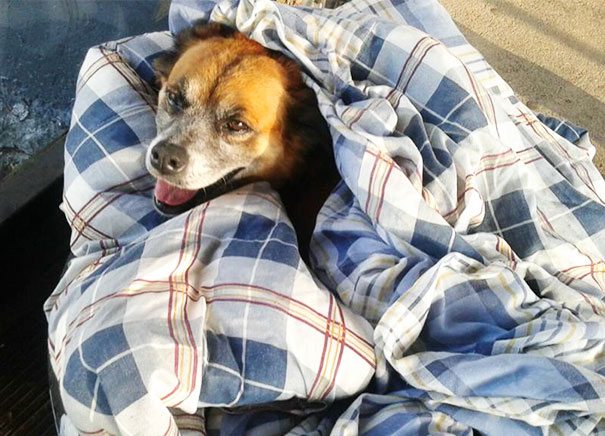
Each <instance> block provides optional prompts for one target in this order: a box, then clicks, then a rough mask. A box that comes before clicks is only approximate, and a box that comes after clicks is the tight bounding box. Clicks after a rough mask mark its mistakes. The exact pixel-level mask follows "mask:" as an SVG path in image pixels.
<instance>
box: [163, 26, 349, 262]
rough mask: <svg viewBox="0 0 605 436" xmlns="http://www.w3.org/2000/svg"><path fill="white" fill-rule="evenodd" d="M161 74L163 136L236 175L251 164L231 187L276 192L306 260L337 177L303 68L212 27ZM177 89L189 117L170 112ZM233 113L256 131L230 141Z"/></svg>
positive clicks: (169, 59) (185, 41)
mask: <svg viewBox="0 0 605 436" xmlns="http://www.w3.org/2000/svg"><path fill="white" fill-rule="evenodd" d="M155 67H156V70H157V76H158V79H159V82H160V85H161V87H162V92H161V93H160V99H159V111H158V132H159V134H161V131H162V130H165V131H168V129H169V128H170V129H172V130H174V131H175V132H176V133H173V134H171V135H172V136H171V140H172V141H173V142H176V143H177V144H178V145H179V146H182V147H185V148H187V149H188V150H189V152H190V153H191V154H192V155H195V153H202V155H203V159H204V165H211V164H212V165H214V166H215V167H217V168H218V167H220V166H221V165H224V166H225V167H226V168H231V167H232V166H237V165H239V163H237V162H252V163H251V164H250V165H248V166H246V169H245V170H243V171H242V172H241V177H239V178H238V179H237V181H236V182H237V183H234V184H233V186H231V188H232V187H234V186H238V185H241V184H243V183H247V182H251V181H258V180H265V181H268V182H270V183H271V184H272V185H273V186H274V187H275V188H277V189H278V190H279V191H280V194H281V196H282V199H283V201H284V204H285V206H286V209H287V212H288V215H289V216H290V219H291V220H292V221H293V224H294V226H295V228H296V230H297V234H298V236H299V245H300V247H301V253H302V254H303V255H305V254H306V247H307V244H308V241H309V239H310V236H311V232H312V229H313V227H314V223H315V217H316V215H317V212H318V211H319V208H320V207H321V205H322V204H323V202H324V201H325V199H326V197H327V195H328V194H329V192H330V190H331V189H332V188H333V186H334V185H335V183H336V181H337V180H338V173H337V171H336V169H335V166H334V161H333V156H332V150H331V138H330V134H329V130H328V127H327V125H326V122H325V120H324V119H323V117H322V116H321V114H320V112H319V110H318V107H317V99H316V97H315V94H314V93H313V91H312V90H310V89H309V88H308V87H306V86H305V85H304V82H303V80H302V77H301V74H300V71H299V68H298V65H297V64H296V63H295V62H294V61H292V60H291V59H289V58H287V57H285V56H284V55H281V54H279V53H276V52H272V51H270V50H268V49H266V48H264V47H262V46H261V45H260V44H258V43H257V42H255V41H252V40H250V39H248V38H246V37H245V36H244V35H242V34H241V33H239V32H236V31H234V30H233V29H231V28H229V27H226V26H223V25H220V24H216V23H212V24H196V25H194V26H193V27H192V28H190V29H187V30H185V31H183V32H181V33H180V34H179V35H177V38H176V44H175V51H174V52H171V53H168V54H166V55H164V56H162V57H161V58H159V59H158V60H157V61H156V62H155ZM175 90H179V92H182V93H184V94H185V95H184V96H183V99H184V100H186V102H187V103H186V104H187V107H186V113H185V111H182V112H181V113H179V114H175V113H170V110H169V109H168V108H167V102H166V99H167V97H166V96H167V93H168V91H175ZM231 112H233V113H236V114H237V115H236V116H237V119H238V120H242V121H244V122H245V124H247V125H248V126H249V127H250V128H251V129H252V131H253V132H252V133H249V134H248V133H246V134H244V135H232V134H224V131H223V130H224V129H223V130H221V128H220V125H221V124H220V123H222V122H224V120H223V118H221V117H223V115H221V114H229V113H231ZM186 116H187V117H189V118H185V117H186ZM226 116H227V115H225V117H226ZM178 117H180V118H178ZM177 119H178V123H180V125H181V127H178V123H177ZM202 120H205V121H203V122H202ZM174 125H177V127H178V129H177V128H175V127H174ZM213 126H215V127H213ZM216 126H218V127H216ZM200 136H203V137H204V138H200ZM200 141H201V143H202V146H200ZM213 144H214V145H213ZM217 144H222V145H221V146H219V145H217ZM225 144H227V145H225ZM200 147H202V148H203V150H202V151H199V150H198V149H200ZM225 149H228V150H227V151H225ZM214 161H216V162H215V163H212V162H214ZM232 161H234V162H235V163H233V164H231V162H232ZM230 165H231V166H230ZM206 172H208V171H206ZM155 175H156V176H157V177H161V178H163V179H165V180H166V181H167V182H168V183H170V184H173V185H175V186H179V187H183V188H187V189H198V188H202V187H203V186H195V183H194V181H195V180H197V177H196V175H195V173H193V175H192V176H191V177H189V178H185V177H183V176H174V177H172V178H170V177H168V176H166V177H164V176H163V175H158V174H155ZM179 177H180V179H179ZM227 189H228V187H227V186H225V190H227Z"/></svg>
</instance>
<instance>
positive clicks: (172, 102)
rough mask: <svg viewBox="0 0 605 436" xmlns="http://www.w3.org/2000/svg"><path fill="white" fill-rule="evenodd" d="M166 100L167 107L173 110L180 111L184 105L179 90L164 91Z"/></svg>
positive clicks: (183, 99)
mask: <svg viewBox="0 0 605 436" xmlns="http://www.w3.org/2000/svg"><path fill="white" fill-rule="evenodd" d="M166 101H167V102H168V107H169V108H170V109H171V110H172V111H175V112H178V111H181V110H183V108H184V107H185V98H184V97H183V94H181V93H180V92H174V91H166Z"/></svg>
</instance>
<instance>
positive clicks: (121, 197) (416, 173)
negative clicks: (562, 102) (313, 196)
mask: <svg viewBox="0 0 605 436" xmlns="http://www.w3.org/2000/svg"><path fill="white" fill-rule="evenodd" d="M198 18H204V19H211V20H214V21H219V22H223V23H227V24H229V25H232V26H235V27H237V28H238V29H239V30H240V31H242V32H243V33H245V34H246V35H248V36H250V37H251V38H253V39H255V40H257V41H259V42H261V43H262V44H263V45H265V46H268V47H270V48H272V49H276V50H281V51H283V52H285V53H288V54H289V55H290V56H292V57H294V58H295V59H297V60H298V61H299V62H300V64H301V65H302V66H303V68H304V71H305V80H306V81H307V83H308V85H309V86H311V87H312V88H313V89H314V90H315V91H316V93H317V95H318V100H319V104H320V109H321V111H322V113H323V114H324V116H325V118H326V120H327V121H328V123H329V125H330V128H331V132H332V136H333V140H334V153H335V156H336V161H337V165H338V168H339V171H340V173H341V175H342V178H343V181H342V182H341V183H340V184H339V185H338V186H337V188H336V189H335V191H334V192H333V193H332V195H331V196H330V198H329V199H328V201H327V202H326V204H325V205H324V207H323V209H322V210H321V212H320V216H319V218H318V223H317V227H316V230H315V234H314V238H313V240H312V243H311V258H312V259H311V260H312V261H311V265H310V267H307V266H306V265H305V264H304V263H303V262H302V261H301V259H300V257H299V256H298V252H297V246H296V237H295V233H294V231H293V229H292V226H291V224H290V222H289V220H288V218H287V216H285V214H284V209H283V207H282V205H281V203H280V199H279V196H278V195H277V194H276V193H274V192H273V191H272V190H271V188H270V187H269V186H268V185H267V184H263V183H258V184H253V185H249V186H246V187H244V188H242V189H239V190H237V191H235V192H233V193H230V194H227V195H224V196H221V197H219V198H217V199H215V200H213V201H211V202H209V203H206V204H203V205H200V206H199V207H197V208H195V209H193V210H191V211H190V212H188V213H185V214H183V215H181V216H178V217H176V218H173V219H170V220H166V219H165V218H163V217H162V216H160V215H158V214H157V213H156V212H155V211H154V209H153V206H152V203H151V200H150V198H151V194H152V188H153V184H154V181H153V179H152V178H151V177H150V176H149V175H148V174H147V173H146V170H145V166H144V154H145V149H146V147H147V145H148V144H149V142H150V140H151V139H152V138H153V137H154V134H155V126H154V119H153V118H154V111H155V104H156V92H157V90H156V89H154V86H153V71H152V69H151V66H150V62H151V61H152V60H153V58H154V57H156V56H157V55H158V53H160V52H161V51H163V50H166V49H167V48H169V47H170V46H171V44H172V39H171V36H170V34H168V33H155V34H148V35H143V36H138V37H135V38H130V39H126V40H121V41H117V42H112V43H108V44H104V45H101V46H99V47H96V48H93V49H91V50H90V51H89V53H88V55H87V57H86V59H85V61H84V64H83V66H82V69H81V73H80V76H79V80H78V86H77V92H76V100H75V106H74V110H73V116H72V121H71V130H70V133H69V136H68V138H67V142H66V148H65V195H64V202H63V205H62V207H63V210H64V212H65V215H66V216H67V219H68V220H69V223H70V225H71V227H72V237H71V247H72V251H73V253H74V254H75V256H76V257H75V258H74V260H73V261H72V262H71V263H70V265H69V268H68V269H67V271H66V273H65V275H64V277H63V278H62V280H61V282H60V283H59V284H58V286H57V288H56V290H55V291H54V292H53V294H52V295H51V296H50V298H49V299H48V301H47V303H46V305H45V311H46V313H47V316H48V321H49V353H50V358H51V363H52V367H53V370H54V372H55V374H56V376H57V378H58V380H59V381H60V385H61V395H62V399H63V403H64V406H65V409H66V411H67V414H68V416H69V418H67V417H65V419H64V422H63V428H64V432H65V433H66V434H67V433H69V432H70V431H79V432H80V433H82V434H89V433H91V434H92V433H94V434H100V433H103V432H106V433H112V434H145V435H155V434H158V435H159V434H162V435H164V434H179V433H182V434H205V433H208V434H243V433H246V432H248V433H250V434H262V435H269V434H283V433H286V432H290V433H291V434H326V433H330V432H332V433H334V434H357V433H375V434H376V433H377V434H395V433H397V434H424V433H429V432H440V433H441V432H447V433H454V434H472V432H473V431H474V430H477V431H480V432H483V433H488V434H520V433H527V434H534V433H536V434H538V433H551V432H552V433H557V434H571V433H578V434H587V433H590V432H603V433H605V420H603V417H604V416H605V401H604V398H605V377H604V376H605V358H604V352H605V318H604V316H603V315H604V314H605V304H604V301H603V297H604V293H603V289H604V287H605V274H604V273H605V232H604V230H603V229H604V228H605V218H604V217H605V207H604V204H603V199H604V198H605V184H604V182H603V179H602V177H601V176H600V175H599V173H598V172H597V170H596V169H595V167H594V166H593V165H592V163H591V159H592V157H593V156H594V152H595V150H594V148H593V146H592V145H591V144H590V141H589V138H588V135H587V134H586V132H585V131H583V130H582V129H579V128H576V127H574V126H571V125H569V124H568V123H562V122H558V121H556V120H553V119H549V118H544V117H541V118H540V117H537V116H536V115H535V114H534V113H532V112H531V111H529V110H528V109H527V108H526V107H525V106H524V105H523V104H522V103H521V102H519V101H518V100H517V99H516V98H515V96H514V94H513V92H512V90H511V89H510V88H509V87H508V86H507V84H506V83H505V82H504V81H503V80H502V79H501V78H500V77H499V76H498V75H497V74H496V73H495V72H494V71H493V70H492V69H491V68H490V66H489V65H488V64H487V63H486V62H485V60H484V59H483V58H482V57H481V55H480V54H479V53H478V52H477V51H476V50H475V49H474V48H473V47H471V46H470V45H469V44H468V43H467V42H466V41H465V39H464V38H463V37H462V35H461V34H460V33H459V31H458V30H457V29H456V27H455V26H454V24H453V23H452V21H451V19H450V18H449V16H448V15H447V13H446V12H445V11H444V9H443V8H442V7H441V6H440V5H439V4H438V3H437V2H436V1H435V0H425V1H422V2H418V1H396V0H391V1H389V0H353V1H352V2H350V3H347V4H345V5H344V6H341V7H339V8H338V9H336V10H334V11H326V10H319V9H309V8H294V7H291V6H286V5H280V4H276V3H273V2H271V1H269V0H256V1H254V0H224V1H221V2H220V3H214V2H212V1H209V0H195V1H191V0H190V1H186V0H177V1H175V2H174V3H173V5H172V8H171V11H170V27H171V30H172V31H178V30H180V29H182V28H183V27H185V26H187V25H188V24H190V23H191V22H192V21H193V20H195V19H198ZM76 429H77V430H76Z"/></svg>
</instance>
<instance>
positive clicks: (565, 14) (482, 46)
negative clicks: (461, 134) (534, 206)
mask: <svg viewBox="0 0 605 436" xmlns="http://www.w3.org/2000/svg"><path fill="white" fill-rule="evenodd" d="M441 3H442V4H443V5H444V6H445V8H446V9H447V10H448V12H449V13H450V15H451V16H452V18H453V19H454V21H455V22H456V24H457V25H458V27H459V28H460V30H461V31H462V33H464V35H465V36H466V37H467V39H468V40H469V42H470V43H471V44H473V45H474V46H475V47H476V48H477V49H478V50H479V51H480V52H481V53H482V54H483V55H484V56H485V58H486V59H487V61H488V62H489V63H490V64H491V65H492V67H494V69H495V70H496V71H497V72H498V73H499V74H500V75H501V76H502V77H503V78H504V79H505V80H506V81H507V82H508V83H509V84H510V85H511V86H512V88H513V89H514V90H515V92H516V93H517V94H518V96H519V97H520V98H521V100H522V101H524V102H525V103H526V104H527V105H528V106H529V107H530V108H531V109H532V110H534V111H537V112H542V113H547V114H549V115H553V116H556V117H559V118H564V119H567V120H569V121H571V122H573V123H575V124H578V125H580V126H582V127H585V128H587V129H588V130H589V132H590V135H591V137H592V139H593V142H594V143H595V144H596V145H597V156H596V158H595V162H596V164H597V166H598V168H599V170H600V171H601V173H602V174H605V2H604V1H603V0H552V1H548V0H536V1H527V0H441Z"/></svg>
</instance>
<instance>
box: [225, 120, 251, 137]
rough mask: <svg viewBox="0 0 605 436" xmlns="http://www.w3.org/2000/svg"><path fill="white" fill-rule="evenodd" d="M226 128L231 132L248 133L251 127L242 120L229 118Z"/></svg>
mask: <svg viewBox="0 0 605 436" xmlns="http://www.w3.org/2000/svg"><path fill="white" fill-rule="evenodd" d="M225 129H226V130H227V132H229V133H239V134H241V133H247V132H249V131H250V130H251V129H250V127H248V125H247V124H246V123H244V122H243V121H242V120H229V121H227V122H226V123H225Z"/></svg>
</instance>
